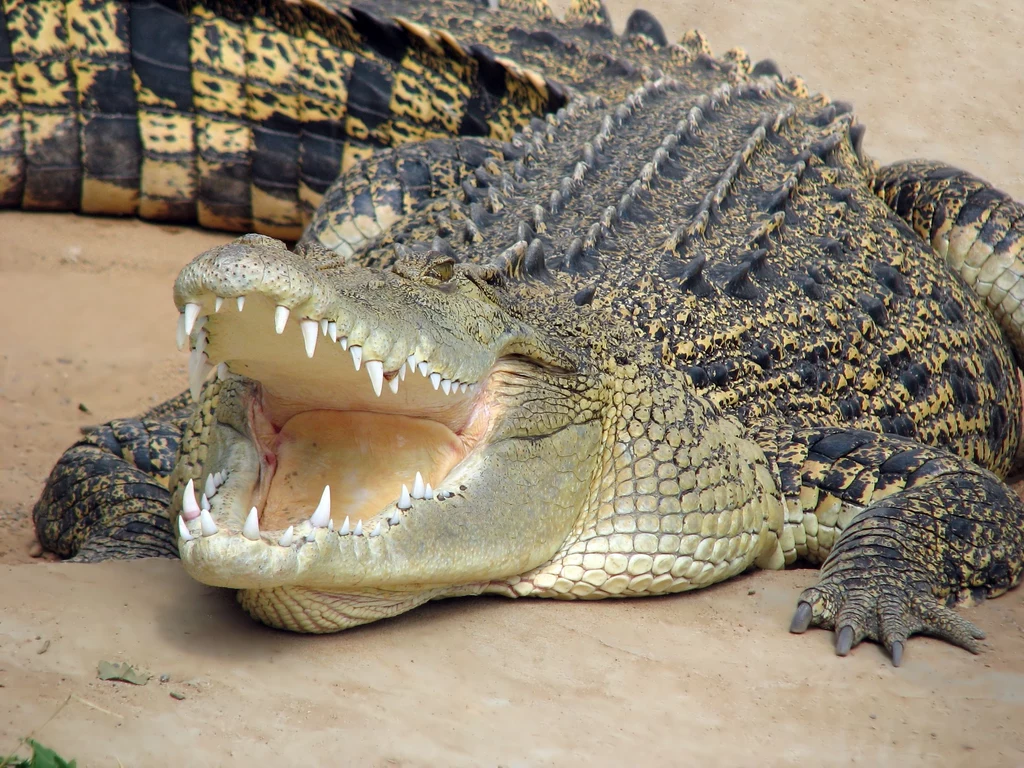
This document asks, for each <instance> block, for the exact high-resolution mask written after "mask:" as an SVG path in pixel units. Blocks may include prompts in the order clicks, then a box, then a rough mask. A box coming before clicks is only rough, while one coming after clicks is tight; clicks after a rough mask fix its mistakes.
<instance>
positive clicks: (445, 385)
mask: <svg viewBox="0 0 1024 768" xmlns="http://www.w3.org/2000/svg"><path fill="white" fill-rule="evenodd" d="M434 389H437V387H434ZM441 389H442V391H443V392H444V393H445V394H446V395H450V394H451V393H452V382H451V379H441Z"/></svg>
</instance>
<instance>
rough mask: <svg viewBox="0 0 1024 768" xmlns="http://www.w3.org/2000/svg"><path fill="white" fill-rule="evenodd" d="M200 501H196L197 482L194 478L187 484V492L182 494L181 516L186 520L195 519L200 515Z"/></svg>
mask: <svg viewBox="0 0 1024 768" xmlns="http://www.w3.org/2000/svg"><path fill="white" fill-rule="evenodd" d="M199 512H200V509H199V502H198V501H196V484H195V482H193V481H192V480H189V481H188V484H187V485H186V486H185V492H184V493H183V494H182V495H181V516H182V517H184V518H185V520H195V519H196V518H197V517H199Z"/></svg>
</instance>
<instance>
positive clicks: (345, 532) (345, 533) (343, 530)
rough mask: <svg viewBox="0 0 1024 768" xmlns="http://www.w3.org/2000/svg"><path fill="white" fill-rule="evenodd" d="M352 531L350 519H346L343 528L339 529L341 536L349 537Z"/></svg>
mask: <svg viewBox="0 0 1024 768" xmlns="http://www.w3.org/2000/svg"><path fill="white" fill-rule="evenodd" d="M349 532H350V530H349V527H348V517H346V518H345V522H344V523H342V524H341V528H339V529H338V535H339V536H348V534H349Z"/></svg>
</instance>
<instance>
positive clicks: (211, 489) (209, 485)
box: [203, 475, 217, 496]
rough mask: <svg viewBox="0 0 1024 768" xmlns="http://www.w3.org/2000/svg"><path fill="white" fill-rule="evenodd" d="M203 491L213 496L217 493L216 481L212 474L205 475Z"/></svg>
mask: <svg viewBox="0 0 1024 768" xmlns="http://www.w3.org/2000/svg"><path fill="white" fill-rule="evenodd" d="M203 491H205V492H206V495H207V496H213V495H215V494H216V493H217V481H216V479H215V478H214V476H213V475H207V476H206V484H205V485H204V486H203Z"/></svg>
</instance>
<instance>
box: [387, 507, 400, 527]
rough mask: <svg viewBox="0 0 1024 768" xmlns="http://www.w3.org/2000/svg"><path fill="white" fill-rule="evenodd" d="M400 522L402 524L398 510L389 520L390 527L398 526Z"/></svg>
mask: <svg viewBox="0 0 1024 768" xmlns="http://www.w3.org/2000/svg"><path fill="white" fill-rule="evenodd" d="M400 522H402V518H401V517H399V515H398V510H397V509H396V510H395V511H394V513H393V514H392V515H391V517H389V518H388V525H398V524H399V523H400Z"/></svg>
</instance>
